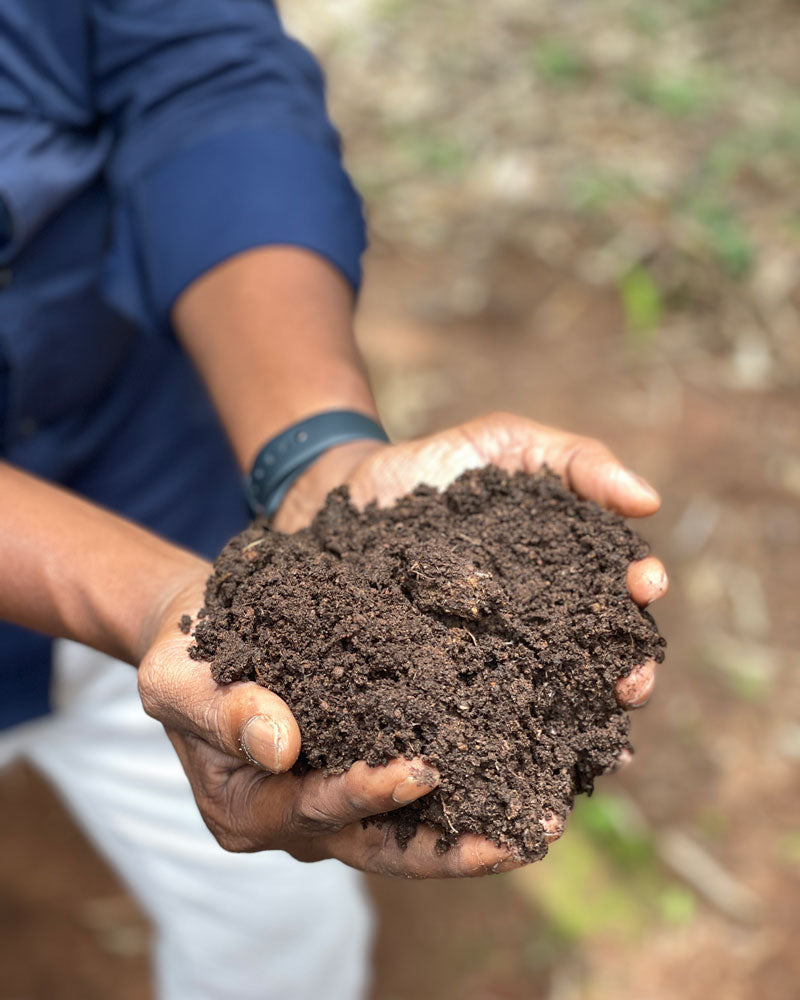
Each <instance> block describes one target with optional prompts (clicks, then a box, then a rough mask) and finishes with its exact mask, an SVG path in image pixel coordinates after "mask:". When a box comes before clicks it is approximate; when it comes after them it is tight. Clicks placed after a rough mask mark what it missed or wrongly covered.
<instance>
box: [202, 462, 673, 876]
mask: <svg viewBox="0 0 800 1000" xmlns="http://www.w3.org/2000/svg"><path fill="white" fill-rule="evenodd" d="M648 551H649V549H648V546H647V545H646V543H644V542H643V541H642V540H641V539H640V538H639V537H638V536H637V535H636V534H635V533H634V532H633V531H632V530H631V529H630V528H629V527H628V526H627V525H626V524H625V522H624V521H623V520H622V519H621V518H620V517H618V516H617V515H615V514H612V513H610V512H608V511H605V510H603V509H602V508H600V507H599V506H598V505H597V504H595V503H593V502H591V501H586V500H581V499H579V498H578V497H577V496H575V494H573V493H572V492H570V491H569V490H568V489H566V488H565V487H564V486H563V485H562V483H561V481H560V479H559V478H558V477H557V476H555V475H554V474H553V473H551V472H549V471H548V470H543V471H542V472H540V473H538V474H536V475H529V474H525V473H516V474H514V475H510V474H508V473H506V472H503V471H502V470H500V469H498V468H496V467H492V466H490V467H488V468H486V469H481V470H475V471H471V472H467V473H465V474H464V475H462V476H461V477H460V478H459V479H457V480H456V481H455V482H454V483H453V484H452V485H451V486H450V487H449V488H448V489H447V490H446V491H445V492H443V493H439V492H437V491H436V490H434V489H432V488H430V487H426V486H421V487H419V488H418V489H416V490H415V491H414V492H413V493H411V494H409V495H408V496H405V497H403V498H401V499H400V500H399V501H397V503H396V504H395V505H394V506H393V507H391V508H388V509H378V508H377V507H376V506H374V505H372V506H370V507H368V508H367V509H366V510H364V511H357V510H356V509H355V508H354V507H353V506H352V505H351V503H350V502H349V498H348V494H347V490H346V489H345V488H340V489H338V490H334V491H333V492H332V493H331V494H330V495H329V496H328V498H327V501H326V504H325V507H324V508H323V509H322V510H321V511H320V513H319V514H318V515H317V517H316V519H315V520H314V522H313V524H312V525H311V526H310V527H309V528H307V529H305V530H303V531H300V532H298V533H296V534H294V535H283V534H280V533H278V532H274V531H271V530H270V529H269V528H268V526H267V525H266V524H264V523H255V524H254V525H252V526H251V527H250V528H248V529H247V530H246V531H244V532H243V533H242V534H240V535H237V536H236V537H235V538H233V539H232V540H231V541H230V542H229V543H228V545H227V546H226V547H225V549H224V550H223V551H222V553H221V554H220V556H219V557H218V559H217V561H216V563H215V566H214V573H213V575H212V576H211V578H210V579H209V582H208V586H207V591H206V604H205V607H204V609H203V610H202V612H201V613H200V621H199V622H198V623H197V625H196V627H195V629H194V639H195V645H194V646H193V647H192V648H191V655H192V656H193V657H194V658H195V659H199V660H207V661H210V663H211V669H212V671H213V674H214V677H215V678H216V679H217V681H219V682H221V683H230V682H233V681H239V680H254V681H256V682H257V683H259V684H263V685H264V686H265V687H268V688H270V689H271V690H273V691H275V692H276V693H277V694H279V695H280V696H281V697H282V698H284V699H285V701H286V702H287V703H288V704H289V706H290V707H291V709H292V711H293V712H294V714H295V717H296V718H297V721H298V724H299V726H300V731H301V734H302V738H303V749H302V752H301V756H300V759H299V761H298V763H297V765H296V766H297V767H298V769H301V770H302V769H304V768H321V769H323V770H326V771H329V772H333V773H336V772H341V771H343V770H346V769H347V768H348V767H349V766H350V765H351V764H353V763H354V762H355V761H357V760H365V761H366V762H367V763H368V764H372V765H379V764H385V763H386V762H387V761H389V760H391V759H392V758H395V757H407V758H408V757H415V756H421V757H422V758H423V759H424V760H425V761H427V762H429V763H430V764H432V765H433V766H435V767H436V768H437V769H438V770H439V772H440V774H441V784H440V786H439V788H437V789H436V791H434V792H433V793H432V794H430V795H428V796H426V797H425V798H423V799H422V800H420V801H418V802H415V803H412V804H411V805H409V806H405V807H403V808H402V809H399V810H397V811H395V812H392V813H388V814H386V816H385V817H382V819H385V820H387V821H388V822H391V823H393V824H395V829H396V834H397V837H398V839H399V841H400V842H401V843H407V842H408V840H409V839H410V838H411V837H412V836H413V834H414V831H415V830H416V827H417V824H418V823H425V824H428V825H430V826H433V827H435V828H436V829H437V830H438V831H439V833H440V835H441V836H440V841H439V845H440V847H441V848H442V849H446V848H447V847H448V846H450V845H452V844H453V843H454V842H455V840H456V838H457V836H458V835H459V834H461V833H466V832H470V833H477V834H481V835H483V836H485V837H488V838H489V839H490V840H493V841H495V842H496V843H501V844H504V845H507V846H509V847H510V848H512V849H513V850H514V851H515V852H516V853H518V854H519V855H520V856H522V857H524V858H525V859H526V860H534V859H537V858H540V857H542V856H543V855H544V854H545V853H546V851H547V844H546V841H545V837H544V831H543V828H542V825H541V821H542V819H543V818H545V817H548V816H549V815H550V814H553V813H555V814H556V815H560V816H563V815H566V813H567V812H568V811H569V808H570V806H571V804H572V800H573V798H574V796H575V795H576V794H579V793H582V792H588V793H591V791H592V787H593V783H594V779H595V777H596V776H597V775H599V774H602V773H603V772H605V771H608V770H612V769H613V768H614V766H615V763H616V761H617V759H618V757H619V754H620V752H621V751H622V750H623V749H626V748H630V742H629V739H628V730H629V725H628V717H627V714H626V713H625V712H623V711H622V709H620V708H619V706H618V705H617V703H616V700H615V697H614V684H615V682H616V681H617V680H618V679H619V678H620V677H623V676H625V675H626V674H628V673H629V672H630V670H631V669H632V668H633V667H634V666H635V665H637V664H640V663H643V662H644V661H645V660H647V659H650V658H652V659H655V660H656V661H659V662H660V661H661V660H663V657H664V653H663V647H664V645H665V643H664V640H663V639H662V638H661V636H660V635H659V633H658V630H657V628H656V625H655V622H654V620H653V618H652V616H651V615H650V614H649V613H648V612H647V611H643V610H641V609H639V608H638V607H637V606H636V605H635V604H634V602H633V601H632V600H631V598H630V596H629V595H628V592H627V589H626V585H625V574H626V570H627V566H628V564H629V563H630V562H631V561H632V560H634V559H641V558H643V557H644V556H645V555H647V554H648ZM184 625H185V623H184Z"/></svg>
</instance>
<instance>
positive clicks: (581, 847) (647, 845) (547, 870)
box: [514, 794, 696, 942]
mask: <svg viewBox="0 0 800 1000" xmlns="http://www.w3.org/2000/svg"><path fill="white" fill-rule="evenodd" d="M514 879H515V880H516V881H517V883H518V884H519V886H520V888H521V889H522V891H523V892H524V893H525V895H526V896H528V897H529V898H530V899H531V900H532V902H533V903H534V905H535V906H536V907H537V908H538V909H539V910H541V912H542V913H543V914H544V915H545V916H546V917H547V920H548V922H549V925H550V927H551V930H552V932H553V933H554V934H556V935H557V936H558V937H559V938H560V939H562V940H564V941H573V942H577V941H580V940H583V939H585V938H591V937H607V938H613V939H616V940H621V941H635V940H638V939H639V938H641V937H642V936H644V935H646V934H647V933H648V930H649V929H650V928H652V927H653V926H654V925H655V924H657V923H658V922H664V923H669V924H681V923H688V922H689V921H691V920H692V919H693V917H694V914H695V910H696V901H695V897H694V895H693V893H692V892H691V891H690V890H689V889H687V888H686V887H685V886H683V885H681V884H678V883H676V882H674V881H672V880H670V879H669V878H668V877H667V876H666V875H665V873H664V871H663V869H662V866H661V864H660V862H659V860H658V857H657V853H656V845H655V842H654V840H653V836H652V834H651V833H650V831H649V830H647V829H645V828H644V827H643V825H642V821H641V818H640V817H639V816H638V815H637V814H636V813H635V812H634V811H633V810H632V808H631V806H630V804H629V803H628V802H627V800H625V799H623V798H620V797H617V796H614V795H606V794H598V795H594V796H592V797H591V798H588V799H587V798H581V799H580V800H578V801H577V802H576V806H575V811H574V813H573V815H572V817H571V818H570V829H569V835H568V836H565V837H564V838H563V839H562V840H559V841H558V842H557V843H556V844H553V845H552V846H551V848H550V853H549V854H548V857H547V863H546V864H544V865H534V866H531V867H530V868H524V869H521V870H520V871H518V872H516V873H514Z"/></svg>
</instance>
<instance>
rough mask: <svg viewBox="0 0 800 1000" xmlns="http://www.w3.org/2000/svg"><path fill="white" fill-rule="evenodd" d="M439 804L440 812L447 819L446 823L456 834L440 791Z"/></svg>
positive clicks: (456, 831)
mask: <svg viewBox="0 0 800 1000" xmlns="http://www.w3.org/2000/svg"><path fill="white" fill-rule="evenodd" d="M439 805H440V806H441V807H442V813H443V814H444V818H445V819H446V820H447V825H448V826H449V827H450V830H451V831H452V832H453V833H456V834H457V833H458V830H456V828H455V827H454V826H453V823H452V821H451V819H450V814H449V813H448V812H447V807H446V806H445V804H444V796H443V795H442V793H441V792H439Z"/></svg>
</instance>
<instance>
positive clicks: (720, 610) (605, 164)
mask: <svg viewBox="0 0 800 1000" xmlns="http://www.w3.org/2000/svg"><path fill="white" fill-rule="evenodd" d="M286 7H287V13H288V14H289V15H290V18H291V19H292V22H293V23H295V24H296V26H297V29H298V31H300V33H301V34H302V36H303V37H304V38H306V39H308V40H309V41H311V42H312V43H313V44H314V47H315V48H317V50H318V51H320V52H321V53H322V54H323V56H324V58H325V62H326V65H327V66H328V69H329V72H330V77H331V81H332V90H333V94H334V98H335V100H334V104H335V105H336V107H337V120H338V121H339V122H340V123H341V124H342V127H343V131H344V134H345V138H346V141H347V148H348V155H349V158H350V162H351V165H352V168H353V170H354V173H355V174H356V175H357V177H358V178H359V179H360V182H361V184H362V187H363V188H364V190H365V192H366V194H367V196H368V202H369V207H370V217H371V223H372V228H373V232H374V249H373V252H372V255H371V260H370V264H369V279H368V282H367V286H366V292H365V295H364V298H363V302H362V311H361V320H360V336H361V340H362V343H363V346H364V349H365V352H366V354H367V356H368V360H369V364H370V367H371V369H372V372H373V374H374V378H375V382H376V386H377V389H378V394H379V399H380V403H381V408H382V412H383V414H384V417H385V419H386V422H387V425H388V426H389V429H390V430H391V431H392V432H393V433H394V434H395V435H397V436H405V435H414V434H418V433H423V432H425V431H427V430H430V429H435V428H439V427H442V426H445V425H447V424H449V423H452V422H454V421H457V420H461V419H465V418H467V417H470V416H473V415H475V414H477V413H480V412H482V411H486V410H489V409H496V408H502V409H509V410H514V411H517V412H520V413H523V414H527V415H529V416H531V417H534V418H535V419H537V420H540V421H542V422H545V423H552V424H557V425H560V426H564V427H568V428H571V429H574V430H577V431H582V432H585V433H589V434H593V435H595V436H598V437H601V438H604V439H605V440H606V441H607V442H609V443H610V444H611V446H612V447H613V448H614V449H615V450H616V451H617V452H618V453H619V454H620V455H621V456H622V457H623V458H624V459H625V461H626V462H627V463H628V464H630V465H632V466H633V467H635V468H636V469H637V470H638V471H639V472H641V473H643V474H644V475H646V476H647V477H648V478H650V479H651V480H652V481H653V482H654V483H655V484H656V485H657V486H658V487H659V488H660V489H661V491H662V494H663V497H664V508H663V511H662V513H661V514H659V515H658V516H657V517H656V518H655V519H653V521H652V522H651V523H650V524H648V525H647V526H646V528H645V534H646V535H647V536H648V537H649V538H650V539H651V540H652V542H653V544H654V548H655V549H656V551H657V552H658V553H659V554H660V555H661V556H662V557H663V558H664V560H665V562H666V563H667V566H668V569H669V571H670V575H671V592H670V594H669V596H668V597H667V598H666V599H665V600H664V601H663V602H661V604H659V605H658V606H657V608H656V616H657V618H658V621H659V624H660V626H661V628H662V630H663V632H664V633H665V635H666V636H667V638H668V641H669V644H670V645H669V649H668V655H667V662H666V664H665V666H664V667H663V668H662V670H661V674H660V680H659V689H658V691H657V696H656V697H655V698H654V700H653V703H652V704H651V705H650V706H648V708H647V709H646V710H645V711H643V712H640V713H639V714H638V716H637V717H636V720H635V727H634V742H635V744H636V747H637V751H638V753H637V757H636V760H635V762H634V764H633V765H632V766H631V767H630V768H629V769H628V771H627V772H626V773H624V774H623V775H620V776H616V777H613V778H608V779H605V780H603V781H602V782H601V783H600V788H599V792H598V794H597V795H596V796H595V797H594V798H593V799H591V800H588V801H584V802H582V803H581V805H580V807H579V808H578V809H577V810H576V814H575V815H574V816H573V817H572V819H571V821H570V824H569V827H568V832H567V834H566V835H565V837H564V838H563V839H562V841H560V842H559V843H558V844H557V845H555V847H554V848H553V849H552V851H551V854H550V856H549V857H548V858H547V859H546V861H545V862H543V863H542V864H540V865H537V866H534V867H531V868H529V869H525V870H524V871H522V872H518V873H512V874H510V875H506V876H499V877H495V878H493V879H490V880H482V881H480V882H474V883H458V884H444V883H431V884H427V883H425V884H411V885H409V884H405V883H403V884H397V883H392V882H387V881H380V880H376V881H374V882H373V888H374V892H375V895H376V898H377V900H378V903H379V906H380V909H381V913H382V917H383V930H382V933H381V937H380V939H379V942H378V950H377V982H376V993H375V996H376V1000H623V998H624V1000H676V998H680V1000H701V998H702V1000H706V998H707V997H720V998H725V1000H796V998H800V985H799V984H800V952H798V950H797V948H796V944H795V942H796V939H797V936H798V934H799V933H800V616H799V615H798V611H797V606H798V605H797V602H798V596H800V571H798V558H797V555H798V551H800V393H799V392H798V390H799V389H800V323H799V317H798V311H799V310H800V245H799V244H798V232H799V231H800V230H799V229H798V226H799V225H800V201H798V199H799V198H800V194H798V192H800V187H798V185H797V176H798V166H799V165H800V164H799V163H798V160H800V105H798V98H797V93H798V89H797V87H798V84H799V83H800V70H798V67H799V66H800V63H798V61H797V59H796V54H797V52H798V51H800V35H799V34H798V27H797V14H798V5H797V2H796V0H765V2H764V3H761V4H758V5H745V4H744V3H739V2H737V0H680V2H678V0H673V2H669V3H667V2H660V0H654V2H652V3H648V4H646V5H643V4H637V3H634V2H625V0H594V2H592V3H589V2H588V0H570V2H562V3H555V2H553V0H550V2H544V0H496V2H495V3H494V4H491V5H484V6H482V7H481V6H479V7H474V8H469V10H468V12H467V13H466V14H465V8H464V6H463V4H461V5H459V4H456V3H455V0H441V2H438V3H437V4H435V5H433V4H422V3H421V2H420V0H337V2H332V3H329V4H326V5H319V4H311V3H310V2H309V0H288V2H287V4H286ZM0 801H2V823H0V970H2V971H1V972H0V1000H40V998H41V1000H45V998H46V1000H105V998H109V997H113V998H114V1000H143V998H146V997H147V996H148V990H147V978H146V959H145V955H146V947H147V928H146V926H145V924H144V922H143V921H142V918H141V916H140V915H139V914H138V913H137V911H136V909H135V907H134V906H133V904H132V903H131V901H130V900H128V899H127V897H126V896H125V894H124V893H123V892H122V891H121V890H120V888H119V886H118V885H117V884H116V882H115V881H114V880H113V878H112V877H111V876H110V875H109V873H108V872H107V871H106V870H105V869H104V868H103V866H102V865H101V864H100V863H99V862H98V861H97V859H96V858H95V857H94V855H93V854H92V853H91V851H90V850H89V848H88V847H87V846H86V844H85V843H84V842H83V841H82V839H81V838H80V835H79V834H78V833H77V831H75V830H74V828H73V827H72V826H71V825H70V823H69V821H68V820H67V819H66V817H65V816H64V814H63V812H62V811H61V809H60V807H59V806H58V805H57V803H55V801H54V800H53V799H52V797H51V796H50V794H49V792H47V790H46V789H45V788H44V787H43V786H42V785H41V783H40V782H39V781H38V780H37V779H36V778H35V777H34V776H32V775H30V774H29V773H28V772H26V771H24V770H20V769H17V770H14V771H11V772H8V773H5V774H2V775H0ZM423 983H426V984H427V985H426V986H425V987H423V986H422V984H423Z"/></svg>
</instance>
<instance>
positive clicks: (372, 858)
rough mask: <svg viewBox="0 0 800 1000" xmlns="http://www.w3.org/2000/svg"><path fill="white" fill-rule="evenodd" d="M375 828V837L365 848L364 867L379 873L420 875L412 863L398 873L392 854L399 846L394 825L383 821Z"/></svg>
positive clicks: (414, 876)
mask: <svg viewBox="0 0 800 1000" xmlns="http://www.w3.org/2000/svg"><path fill="white" fill-rule="evenodd" d="M374 829H375V836H374V839H371V840H370V841H369V842H368V844H367V846H366V848H365V852H364V866H363V867H364V869H365V870H366V871H370V872H376V873H377V874H379V875H394V874H402V875H405V876H406V877H408V878H416V877H419V876H418V875H417V874H416V872H415V870H414V869H413V868H412V867H411V866H410V865H409V866H408V867H406V868H404V870H403V871H402V872H400V873H398V872H397V871H396V868H395V866H394V865H393V864H392V863H391V861H390V858H391V855H392V854H393V853H394V852H395V850H396V846H397V842H396V837H395V831H394V827H393V826H392V825H391V824H389V823H381V824H380V825H377V826H376V827H375V828H374Z"/></svg>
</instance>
